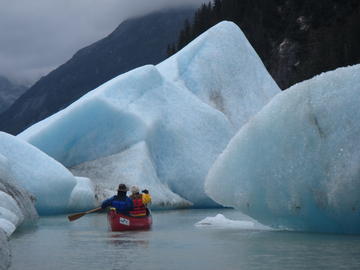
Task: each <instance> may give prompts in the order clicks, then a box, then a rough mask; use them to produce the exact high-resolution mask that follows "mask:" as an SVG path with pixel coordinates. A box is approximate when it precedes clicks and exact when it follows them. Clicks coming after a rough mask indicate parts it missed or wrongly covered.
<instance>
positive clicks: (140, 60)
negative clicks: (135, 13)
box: [0, 7, 195, 134]
mask: <svg viewBox="0 0 360 270" xmlns="http://www.w3.org/2000/svg"><path fill="white" fill-rule="evenodd" d="M194 9H195V8H191V7H188V8H181V9H176V10H164V11H160V12H155V13H152V14H148V15H146V16H143V17H138V18H133V19H129V20H126V21H124V22H123V23H121V24H120V25H119V26H118V27H117V28H116V29H115V31H113V32H112V33H111V34H110V35H109V36H107V37H105V38H104V39H102V40H99V41H98V42H95V43H94V44H92V45H90V46H88V47H85V48H83V49H81V50H80V51H78V52H77V53H76V54H75V55H74V56H73V57H72V58H71V59H70V60H69V61H68V62H66V63H65V64H63V65H62V66H60V67H59V68H57V69H55V70H54V71H52V72H50V73H49V74H48V75H47V76H45V77H43V78H41V79H40V80H39V81H38V82H37V83H35V85H33V86H32V87H31V88H30V89H29V90H28V91H27V92H26V93H25V94H24V95H23V96H21V97H20V98H19V99H18V100H17V101H16V102H15V103H14V104H13V105H12V106H11V107H10V108H9V109H8V110H7V111H5V112H4V113H3V114H1V115H0V130H3V131H6V132H8V133H12V134H17V133H19V132H21V131H22V130H24V129H25V128H27V127H29V126H30V125H32V124H34V123H36V122H38V121H40V120H42V119H44V118H46V117H48V116H50V115H52V114H54V113H56V112H58V111H59V110H61V109H63V108H65V107H67V106H68V105H69V104H71V103H72V102H74V101H75V100H77V99H79V98H80V97H81V96H83V95H84V94H85V93H87V92H88V91H90V90H92V89H94V88H96V87H98V86H99V85H101V84H103V83H104V82H106V81H108V80H110V79H112V78H113V77H115V76H117V75H119V74H121V73H124V72H127V71H129V70H131V69H133V68H135V67H138V66H143V65H145V64H157V63H159V62H161V61H162V60H164V59H165V58H166V57H167V45H168V44H169V43H173V42H175V41H176V39H177V36H178V32H179V30H180V28H181V27H182V25H183V23H184V20H185V19H186V18H191V16H192V14H193V12H194Z"/></svg>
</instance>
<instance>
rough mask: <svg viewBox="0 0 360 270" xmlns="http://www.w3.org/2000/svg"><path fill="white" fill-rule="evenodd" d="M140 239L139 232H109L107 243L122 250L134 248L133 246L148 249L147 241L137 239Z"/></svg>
mask: <svg viewBox="0 0 360 270" xmlns="http://www.w3.org/2000/svg"><path fill="white" fill-rule="evenodd" d="M139 236H140V237H142V236H143V234H141V232H135V231H134V232H121V233H120V232H109V238H108V239H107V241H108V243H110V244H112V245H114V246H116V247H123V248H134V247H135V246H137V247H140V248H148V247H149V240H147V239H141V238H140V239H139V238H138V237H139Z"/></svg>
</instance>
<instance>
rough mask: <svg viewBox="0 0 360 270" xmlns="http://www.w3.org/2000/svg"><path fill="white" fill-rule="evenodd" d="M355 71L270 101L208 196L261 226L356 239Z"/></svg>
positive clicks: (359, 190) (227, 156)
mask: <svg viewBox="0 0 360 270" xmlns="http://www.w3.org/2000/svg"><path fill="white" fill-rule="evenodd" d="M359 85H360V65H356V66H351V67H346V68H339V69H336V70H335V71H331V72H327V73H323V74H321V75H318V76H316V77H314V78H312V79H310V80H307V81H304V82H301V83H299V84H296V85H294V86H292V87H290V88H289V89H288V90H286V91H284V92H282V93H280V94H278V95H277V96H276V97H274V98H273V99H272V100H271V101H270V102H269V103H268V104H267V105H266V106H265V107H264V108H263V109H262V110H261V111H260V112H259V113H258V114H257V115H256V116H254V117H253V118H252V119H251V120H250V121H249V122H248V123H247V124H245V125H244V126H243V127H242V128H241V129H240V130H239V131H238V133H237V134H236V136H235V137H234V138H233V139H232V140H231V141H230V143H229V145H228V146H227V148H226V149H225V151H224V152H223V153H222V154H221V155H220V156H219V157H218V159H217V160H216V162H215V163H214V165H213V166H212V168H211V169H210V171H209V174H208V176H207V179H206V182H205V190H206V193H207V194H208V195H209V196H210V197H211V198H212V199H214V200H215V201H217V202H218V203H220V204H222V205H226V206H233V207H236V208H238V209H240V210H241V211H242V212H243V213H245V214H247V215H249V216H251V217H253V218H255V219H256V220H258V221H259V222H261V223H263V224H266V225H270V226H274V227H287V228H291V229H295V230H302V231H313V232H335V233H360V215H359V211H360V201H359V197H360V144H359V134H360V122H359V119H360V110H359V104H360V87H359Z"/></svg>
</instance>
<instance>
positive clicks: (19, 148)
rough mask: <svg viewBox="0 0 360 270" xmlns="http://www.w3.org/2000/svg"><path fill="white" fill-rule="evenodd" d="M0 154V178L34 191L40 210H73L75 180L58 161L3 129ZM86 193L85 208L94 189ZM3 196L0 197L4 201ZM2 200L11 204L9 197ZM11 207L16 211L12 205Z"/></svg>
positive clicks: (42, 211)
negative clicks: (71, 197)
mask: <svg viewBox="0 0 360 270" xmlns="http://www.w3.org/2000/svg"><path fill="white" fill-rule="evenodd" d="M0 157H1V158H0V178H2V179H4V180H7V182H8V183H10V184H13V185H16V186H18V187H21V188H24V189H25V190H26V191H28V192H30V193H31V194H33V195H34V196H35V198H36V203H35V206H36V209H37V211H38V212H39V214H54V213H61V212H66V211H70V210H72V209H71V207H70V206H69V199H70V196H71V193H72V191H73V189H74V187H76V184H77V180H76V178H75V177H74V176H73V175H72V174H71V173H70V172H69V171H68V170H67V169H66V168H65V167H64V166H63V165H61V164H60V163H59V162H57V161H55V160H54V159H53V158H51V157H49V156H47V155H46V154H44V153H43V152H41V151H40V150H39V149H37V148H36V147H34V146H32V145H30V144H29V143H27V142H25V141H22V140H21V139H19V138H17V137H14V136H12V135H9V134H6V133H4V132H0ZM0 187H1V186H0ZM78 193H79V192H78ZM89 193H90V191H88V197H87V201H86V202H83V204H82V205H83V206H84V208H90V207H92V206H93V205H94V200H95V198H94V193H93V192H92V193H91V194H89ZM4 194H5V193H4ZM4 196H5V195H4ZM91 197H92V198H91ZM5 198H6V196H5V197H2V200H1V201H6V200H5ZM5 204H6V205H11V204H10V200H7V202H6V203H5ZM13 210H14V211H15V212H16V211H17V210H15V208H13Z"/></svg>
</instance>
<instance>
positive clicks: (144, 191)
mask: <svg viewBox="0 0 360 270" xmlns="http://www.w3.org/2000/svg"><path fill="white" fill-rule="evenodd" d="M141 192H142V193H145V194H149V191H148V190H147V189H144V190H142V191H141Z"/></svg>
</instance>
